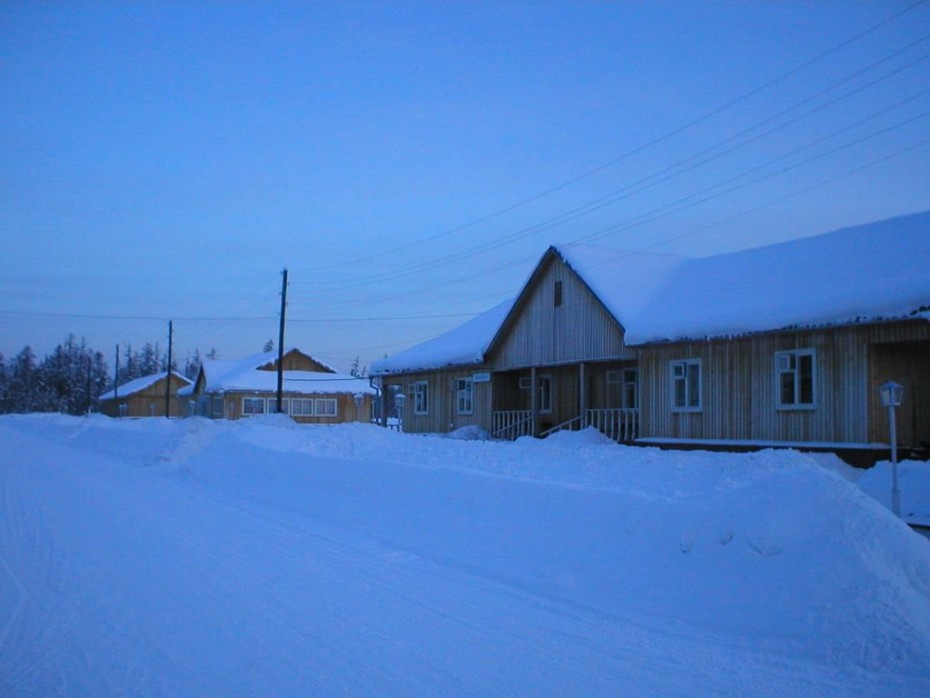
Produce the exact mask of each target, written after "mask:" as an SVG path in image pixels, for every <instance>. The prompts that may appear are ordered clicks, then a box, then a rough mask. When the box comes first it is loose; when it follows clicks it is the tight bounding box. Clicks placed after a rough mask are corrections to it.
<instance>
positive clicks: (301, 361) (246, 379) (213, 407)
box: [181, 348, 376, 424]
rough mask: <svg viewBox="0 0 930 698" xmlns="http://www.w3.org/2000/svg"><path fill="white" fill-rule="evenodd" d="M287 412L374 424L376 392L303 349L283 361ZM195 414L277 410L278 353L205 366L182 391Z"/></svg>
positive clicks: (315, 419) (308, 418)
mask: <svg viewBox="0 0 930 698" xmlns="http://www.w3.org/2000/svg"><path fill="white" fill-rule="evenodd" d="M281 388H282V391H281V396H282V410H281V411H282V412H283V413H284V414H288V415H290V416H291V417H292V418H293V419H294V420H295V421H297V422H301V423H312V424H333V423H337V422H357V421H368V420H369V418H370V415H371V403H372V397H373V396H374V395H375V393H376V391H375V389H374V388H372V387H371V385H370V384H369V382H368V381H367V380H365V379H362V378H356V377H355V376H351V375H347V374H342V373H338V372H337V371H336V370H335V369H333V368H332V367H330V366H328V365H326V364H325V363H323V362H321V361H319V360H317V359H315V358H313V357H312V356H310V355H308V354H305V353H303V352H301V351H299V350H298V349H295V348H292V349H288V350H287V351H285V352H284V353H283V359H282V385H281ZM181 397H182V398H183V399H186V400H187V401H188V405H189V407H188V409H189V414H192V415H199V416H204V417H211V418H213V419H240V418H242V417H252V416H256V415H262V414H271V413H275V412H277V399H278V353H277V352H263V353H259V354H253V355H251V356H248V357H246V358H244V359H239V360H234V361H230V360H207V361H204V362H203V365H202V366H201V367H200V371H199V373H198V374H197V378H196V380H195V381H194V383H193V384H192V385H191V386H190V387H189V388H187V389H186V390H183V391H181Z"/></svg>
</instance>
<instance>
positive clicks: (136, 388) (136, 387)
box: [97, 371, 192, 400]
mask: <svg viewBox="0 0 930 698" xmlns="http://www.w3.org/2000/svg"><path fill="white" fill-rule="evenodd" d="M171 375H172V376H174V377H175V378H177V379H178V380H179V381H182V382H183V383H184V384H185V386H188V385H192V383H191V381H190V380H188V379H187V378H185V377H184V376H182V375H181V374H180V373H177V372H176V371H172V372H171ZM164 377H165V374H164V372H162V373H153V374H152V375H150V376H142V377H141V378H136V379H134V380H131V381H127V382H125V383H123V384H122V385H120V386H118V387H117V388H116V389H114V390H109V391H107V392H105V393H104V394H103V395H101V396H100V397H98V398H97V399H98V400H113V399H114V398H118V397H129V396H130V395H135V394H136V393H139V392H142V391H143V390H145V389H146V388H149V387H151V386H153V385H154V384H155V383H157V382H158V381H160V380H161V379H162V378H164Z"/></svg>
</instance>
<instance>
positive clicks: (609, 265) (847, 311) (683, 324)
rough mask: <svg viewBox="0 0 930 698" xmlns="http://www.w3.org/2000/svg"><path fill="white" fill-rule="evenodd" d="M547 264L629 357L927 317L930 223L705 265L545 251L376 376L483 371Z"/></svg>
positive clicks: (887, 223)
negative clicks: (678, 344)
mask: <svg viewBox="0 0 930 698" xmlns="http://www.w3.org/2000/svg"><path fill="white" fill-rule="evenodd" d="M553 256H558V257H559V258H560V259H561V260H562V261H563V262H564V263H565V264H566V265H567V266H569V267H570V268H571V269H572V270H573V271H574V272H575V273H576V274H577V275H578V276H579V278H580V279H581V280H582V281H583V282H584V283H585V284H586V285H587V286H588V288H589V289H590V290H591V291H592V293H593V294H594V295H595V297H596V298H597V299H598V300H599V301H600V302H601V303H602V304H603V305H604V308H605V309H606V310H607V312H608V313H609V314H610V315H611V316H612V317H613V318H614V319H615V320H616V322H617V323H618V324H619V325H620V326H621V327H622V328H623V330H624V331H625V334H624V341H625V343H626V344H627V345H636V344H648V343H653V342H663V341H675V340H683V339H709V338H714V337H731V336H740V335H745V334H749V333H753V332H767V331H776V330H784V329H790V328H798V327H807V328H810V327H824V326H828V325H843V324H852V323H862V322H878V321H886V320H895V319H904V318H921V319H928V317H930V316H928V311H930V211H926V212H922V213H915V214H912V215H908V216H900V217H898V218H891V219H888V220H883V221H878V222H876V223H869V224H867V225H860V226H854V227H849V228H841V229H839V230H835V231H833V232H830V233H825V234H823V235H817V236H814V237H807V238H800V239H797V240H791V241H789V242H783V243H778V244H774V245H766V246H764V247H757V248H753V249H748V250H741V251H739V252H731V253H727V254H721V255H715V256H712V257H703V258H689V257H682V256H679V255H670V254H661V253H652V252H631V251H624V250H617V249H613V248H608V247H603V246H599V245H581V244H568V245H558V246H552V247H550V248H549V249H548V250H547V251H546V253H545V254H544V255H543V256H542V258H540V261H539V262H538V263H537V265H536V267H535V268H534V270H533V272H532V273H531V274H530V277H529V279H528V280H527V282H526V283H525V284H524V285H523V287H522V290H521V292H520V294H519V295H518V296H517V298H516V300H515V301H513V302H508V303H504V304H501V305H499V306H497V307H496V308H493V309H492V310H490V311H488V312H487V313H485V314H484V315H480V316H478V317H476V318H474V319H473V320H471V321H470V322H468V323H465V324H464V325H462V326H460V327H458V328H456V329H454V330H451V331H449V332H447V333H445V334H444V335H441V336H439V337H437V338H435V339H432V340H429V341H428V342H424V343H423V344H420V345H417V346H415V347H412V348H410V349H407V350H406V351H404V352H400V353H399V354H397V355H396V356H394V357H391V358H390V359H383V360H382V361H379V362H376V363H375V364H374V365H373V372H375V373H399V372H406V371H414V370H418V369H435V368H442V367H444V366H453V365H464V364H469V363H472V364H477V363H483V362H485V361H486V360H487V356H486V354H487V352H488V349H489V348H490V347H491V346H492V344H493V343H494V342H496V341H497V338H498V336H499V335H500V334H501V333H504V332H506V328H507V326H508V324H509V322H510V319H511V318H512V316H514V315H515V314H517V313H519V312H520V308H521V307H522V302H523V300H525V299H526V297H527V296H528V295H529V294H530V293H532V291H533V287H534V280H535V279H537V278H538V277H539V276H540V275H541V273H542V270H543V269H544V267H545V265H546V264H548V263H549V261H550V260H551V258H552V257H553Z"/></svg>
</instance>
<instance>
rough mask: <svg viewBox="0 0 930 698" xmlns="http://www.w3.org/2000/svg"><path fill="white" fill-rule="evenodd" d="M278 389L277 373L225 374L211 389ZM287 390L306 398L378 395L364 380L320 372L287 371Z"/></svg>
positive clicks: (271, 390)
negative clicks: (340, 395)
mask: <svg viewBox="0 0 930 698" xmlns="http://www.w3.org/2000/svg"><path fill="white" fill-rule="evenodd" d="M277 389H278V373H277V371H261V370H256V369H248V370H245V371H242V372H238V373H235V372H234V373H229V374H225V375H224V376H223V379H222V381H220V382H219V383H218V384H214V385H211V386H210V391H211V392H212V391H215V390H243V391H254V392H262V393H273V392H275V391H276V390H277ZM283 389H284V392H287V393H299V394H303V395H320V394H324V395H336V394H342V393H351V394H354V393H362V394H363V395H365V394H368V395H374V394H375V392H376V391H375V389H374V388H372V387H371V385H369V383H368V381H367V380H365V379H364V378H356V377H355V376H350V375H347V374H342V373H323V372H320V371H285V372H284V384H283Z"/></svg>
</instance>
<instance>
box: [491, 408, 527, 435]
mask: <svg viewBox="0 0 930 698" xmlns="http://www.w3.org/2000/svg"><path fill="white" fill-rule="evenodd" d="M532 433H533V412H532V410H497V411H495V412H494V413H493V414H492V415H491V436H492V437H493V438H495V439H510V440H513V439H518V438H520V437H521V436H531V435H532Z"/></svg>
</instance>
